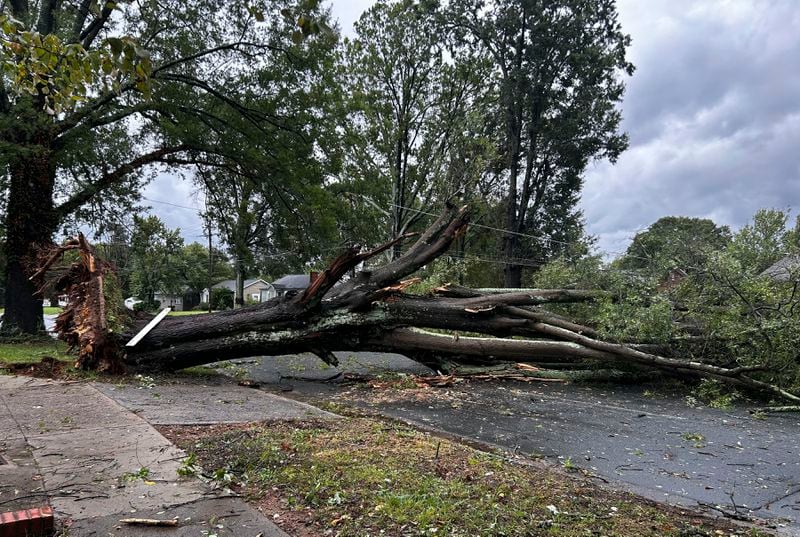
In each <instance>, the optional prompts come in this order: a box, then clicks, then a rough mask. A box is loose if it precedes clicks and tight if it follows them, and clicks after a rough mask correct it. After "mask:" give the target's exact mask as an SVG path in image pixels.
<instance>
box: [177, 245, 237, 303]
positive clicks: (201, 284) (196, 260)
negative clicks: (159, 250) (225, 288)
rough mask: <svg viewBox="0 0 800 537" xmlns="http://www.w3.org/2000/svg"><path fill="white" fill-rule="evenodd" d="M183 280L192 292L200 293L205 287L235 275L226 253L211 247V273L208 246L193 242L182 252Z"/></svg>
mask: <svg viewBox="0 0 800 537" xmlns="http://www.w3.org/2000/svg"><path fill="white" fill-rule="evenodd" d="M180 267H181V281H182V283H183V284H184V285H185V287H186V289H188V290H189V291H190V292H192V293H196V294H198V295H199V294H200V293H202V291H203V289H205V288H207V287H208V286H209V280H211V282H210V284H211V285H213V284H215V283H217V282H219V281H222V280H228V279H230V278H232V277H233V269H232V268H231V265H230V263H228V260H227V258H226V256H225V254H224V253H223V252H221V251H219V250H217V249H216V248H212V249H211V274H209V254H208V248H206V247H205V246H203V245H202V244H198V243H196V242H193V243H191V244H187V245H186V246H184V247H183V248H182V249H181V252H180Z"/></svg>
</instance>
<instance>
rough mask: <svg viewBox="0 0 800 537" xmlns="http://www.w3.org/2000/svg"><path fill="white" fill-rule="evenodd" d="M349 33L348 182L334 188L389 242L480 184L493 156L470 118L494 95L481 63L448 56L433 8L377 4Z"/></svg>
mask: <svg viewBox="0 0 800 537" xmlns="http://www.w3.org/2000/svg"><path fill="white" fill-rule="evenodd" d="M354 28H355V31H356V37H355V39H353V40H352V41H350V42H348V43H347V49H346V61H345V64H344V67H345V73H346V75H345V77H344V78H345V85H346V87H347V88H348V89H349V93H350V95H351V100H350V106H351V110H350V115H349V116H348V121H347V122H346V123H345V129H346V135H347V140H348V142H349V146H348V151H347V154H346V158H345V176H346V179H345V181H344V183H343V184H342V185H341V186H339V187H338V188H339V189H340V190H345V191H346V194H347V196H348V199H350V200H351V201H352V202H353V203H354V204H355V205H356V206H360V207H361V208H362V209H365V210H362V211H361V214H365V213H366V214H367V215H370V214H371V216H372V217H371V218H370V216H362V218H365V219H368V220H370V221H375V220H377V221H378V222H380V223H381V224H382V226H381V227H384V229H388V230H389V233H388V236H389V237H390V238H395V237H398V236H400V235H403V234H404V233H406V232H407V231H409V230H411V229H413V228H414V226H415V225H416V224H417V223H418V222H419V221H420V220H422V219H425V218H427V216H426V213H428V212H429V211H430V210H431V208H432V207H433V206H434V205H435V204H436V203H441V202H442V201H444V200H447V199H449V198H451V197H453V196H454V195H459V196H462V197H463V196H465V192H466V191H467V190H471V189H472V185H473V184H474V182H475V181H476V180H478V179H480V178H482V177H483V175H482V173H481V171H482V168H483V167H485V160H486V159H485V158H482V157H483V155H485V154H486V153H488V152H491V150H492V148H491V146H490V145H489V144H486V143H482V142H481V138H480V132H479V130H478V129H479V127H478V122H479V121H480V119H482V118H481V117H480V116H479V114H478V113H477V110H478V109H479V108H480V107H482V106H483V105H484V104H485V103H486V102H487V101H488V100H489V95H490V93H491V86H488V87H487V86H485V85H484V82H485V76H486V75H487V74H488V64H487V62H486V61H485V58H482V57H465V56H464V55H458V54H456V52H457V51H454V50H448V43H447V41H446V39H445V37H446V36H445V35H444V34H443V33H442V31H441V26H440V22H439V20H438V18H437V17H436V14H435V5H434V3H432V2H419V3H417V2H412V1H410V0H398V1H379V2H377V3H376V4H375V5H373V6H372V7H371V8H370V9H368V10H367V11H365V12H364V14H363V15H362V16H361V18H360V19H359V20H358V22H356V24H355V25H354ZM373 233H374V229H373ZM384 237H385V235H384ZM384 237H381V238H384ZM399 251H400V246H399V245H398V246H397V247H396V248H395V249H394V250H393V254H394V255H395V256H396V255H397V254H398V253H399Z"/></svg>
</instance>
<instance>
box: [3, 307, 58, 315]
mask: <svg viewBox="0 0 800 537" xmlns="http://www.w3.org/2000/svg"><path fill="white" fill-rule="evenodd" d="M42 310H43V311H44V314H45V315H58V314H59V313H61V312H62V311H63V310H62V308H60V307H54V308H51V307H50V306H45V307H43V308H42ZM5 311H6V310H5V308H0V315H2V314H3V313H4V312H5Z"/></svg>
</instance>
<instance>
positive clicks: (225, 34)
mask: <svg viewBox="0 0 800 537" xmlns="http://www.w3.org/2000/svg"><path fill="white" fill-rule="evenodd" d="M302 4H303V5H302V6H300V7H299V8H294V7H292V6H291V5H290V4H289V2H288V1H284V0H275V1H271V2H269V3H268V4H267V5H266V7H265V9H264V10H261V9H258V8H255V7H251V6H249V5H248V4H247V3H245V2H221V1H218V0H199V1H196V2H190V3H187V2H181V1H178V0H164V1H161V2H135V3H134V2H130V3H128V2H107V3H100V4H98V3H96V2H93V1H90V0H80V1H64V2H58V1H44V2H37V3H30V2H28V1H25V0H19V1H16V0H15V1H12V2H10V3H5V4H3V6H2V8H0V10H1V11H0V142H1V143H0V166H1V167H2V172H0V191H2V192H3V195H4V197H6V196H7V199H8V202H7V205H6V207H5V213H4V220H5V226H4V227H5V231H6V239H5V243H4V251H5V254H6V256H7V258H8V266H7V270H6V289H7V296H6V309H5V317H4V322H3V330H5V331H13V330H20V331H23V332H35V331H37V330H39V329H40V328H41V327H42V310H41V302H40V301H39V300H37V299H36V297H35V296H34V294H35V288H34V286H33V284H32V283H31V282H30V281H29V280H28V273H29V271H28V268H29V266H30V265H31V264H32V263H33V260H34V259H35V257H36V254H37V251H39V250H40V249H41V248H42V247H44V246H46V245H48V244H50V242H51V238H52V235H53V234H54V233H55V231H56V230H57V229H58V227H59V226H60V225H62V224H63V223H64V222H65V221H66V220H67V219H69V218H72V217H76V216H77V217H84V218H86V217H89V218H92V219H93V221H95V222H97V221H100V220H101V218H100V215H102V214H104V212H105V209H107V208H108V207H109V206H110V205H113V204H115V203H119V202H123V201H128V202H130V200H132V199H135V198H136V197H137V196H138V191H139V188H140V186H141V184H142V182H143V181H144V180H146V179H147V176H146V175H143V174H142V173H141V171H142V170H143V169H144V168H146V167H147V166H149V165H153V164H158V163H163V162H164V161H165V160H168V158H169V157H172V158H177V157H185V156H188V155H193V156H196V155H209V154H216V153H217V152H218V151H219V149H218V148H216V147H214V146H213V145H211V144H209V143H207V140H206V139H204V137H203V136H202V134H203V132H204V131H216V132H225V131H229V132H232V131H235V130H237V129H242V128H245V127H246V128H247V129H250V130H253V129H258V130H259V131H260V132H261V136H262V137H263V138H267V139H269V138H270V137H271V136H272V135H273V134H274V133H275V132H276V131H280V130H282V129H283V124H284V121H285V117H284V115H283V113H282V111H281V110H280V109H277V110H273V111H271V112H269V111H264V110H257V109H252V108H250V107H249V106H248V105H245V104H243V102H245V101H246V95H247V93H248V91H249V89H250V88H249V86H241V85H239V84H238V82H240V81H241V74H242V72H247V71H252V70H257V68H258V67H259V66H261V65H263V64H265V63H269V62H270V61H272V60H273V59H274V58H276V57H278V56H280V57H283V56H286V55H293V54H297V55H299V56H302V55H303V50H304V49H305V47H306V43H307V41H304V39H303V37H304V36H305V35H310V34H312V33H315V32H316V31H318V30H319V24H318V23H317V22H315V20H314V16H315V15H316V14H318V13H319V7H318V5H317V4H318V2H316V1H314V0H307V1H305V2H302ZM309 14H310V15H311V16H309ZM275 33H282V34H284V35H286V36H287V37H288V36H290V35H291V36H292V41H288V39H287V40H286V42H285V44H284V45H281V46H276V45H275V44H274V43H273V42H272V41H270V37H271V36H273V35H274V34H275ZM223 66H225V67H224V68H222V67H223ZM260 82H262V83H267V82H268V81H260ZM230 117H236V118H237V120H236V121H229V120H228V118H230ZM189 125H192V126H193V127H192V128H193V129H194V131H192V130H191V129H190V128H188V126H189ZM201 125H202V126H203V130H202V131H201V130H198V129H199V126H201ZM300 134H301V133H298V135H300ZM228 156H229V157H231V158H234V159H236V158H241V155H239V154H233V155H228ZM175 162H177V160H173V163H175Z"/></svg>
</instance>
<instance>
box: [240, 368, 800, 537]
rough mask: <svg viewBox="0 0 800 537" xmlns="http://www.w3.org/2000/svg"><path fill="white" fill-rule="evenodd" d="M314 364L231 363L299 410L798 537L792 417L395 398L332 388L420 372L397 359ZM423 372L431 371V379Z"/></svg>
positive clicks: (635, 394) (531, 393)
mask: <svg viewBox="0 0 800 537" xmlns="http://www.w3.org/2000/svg"><path fill="white" fill-rule="evenodd" d="M340 361H341V362H342V365H341V366H340V367H339V368H330V367H328V366H325V365H324V364H322V363H321V362H320V361H319V360H318V359H317V358H315V357H313V356H310V355H299V356H284V357H265V358H259V359H255V360H243V361H238V365H237V366H236V367H242V368H245V369H246V370H247V374H248V376H249V377H250V378H252V379H253V380H257V381H260V382H262V383H264V384H265V388H266V389H274V390H280V391H284V392H285V391H287V390H291V391H292V393H295V394H296V395H297V396H298V397H301V398H307V399H311V400H314V399H329V398H337V397H341V398H346V399H347V400H348V401H351V402H354V403H355V404H358V405H363V406H369V407H371V408H373V409H375V410H377V411H379V412H381V413H383V414H385V415H387V416H391V417H396V418H400V419H404V420H408V421H413V422H417V423H421V424H425V425H427V426H429V427H435V428H438V429H441V430H443V431H446V432H448V433H452V434H456V435H459V436H463V437H468V438H472V439H475V440H479V441H481V442H486V443H490V444H494V445H498V446H501V447H504V448H507V449H509V450H512V451H515V452H517V453H522V454H527V455H531V456H544V457H546V458H549V459H551V460H553V461H554V462H557V463H560V464H564V465H566V466H574V467H578V468H581V469H584V470H586V471H588V472H590V473H591V474H594V475H596V476H598V477H599V478H601V479H603V480H606V481H608V482H610V483H612V484H615V485H618V486H621V487H623V488H627V489H629V490H632V491H634V492H637V493H639V494H641V495H643V496H646V497H648V498H651V499H654V500H660V501H667V502H671V503H675V504H681V505H689V506H696V505H698V504H699V505H702V506H709V505H710V506H716V507H720V508H722V509H724V510H727V511H730V512H736V513H740V514H747V515H754V516H757V517H761V518H770V519H775V521H776V522H778V523H780V524H782V525H784V526H785V530H786V531H787V532H788V533H790V534H797V535H800V434H799V433H800V416H798V415H795V414H786V415H770V416H768V417H767V418H766V419H757V418H754V417H752V416H751V415H750V414H749V413H748V412H747V408H746V407H737V408H735V409H733V410H731V411H722V410H718V409H713V408H708V407H691V406H689V405H688V404H687V401H686V398H685V393H683V394H680V393H679V394H670V393H667V392H666V391H664V392H663V393H662V391H660V390H658V389H657V388H654V387H653V386H619V385H582V384H568V385H564V384H545V383H530V384H528V383H521V382H515V381H491V382H487V381H473V382H465V383H461V384H457V385H456V386H454V387H451V388H443V389H435V390H431V395H430V396H424V395H423V396H422V397H420V395H419V393H414V391H413V390H412V391H408V392H407V395H405V394H404V393H403V391H402V390H394V392H393V393H392V396H391V397H375V394H374V391H372V390H369V389H366V388H363V387H361V388H356V389H354V388H353V386H352V385H348V384H343V383H339V382H337V380H338V379H333V380H332V381H328V382H322V380H324V379H330V378H331V377H332V376H334V375H336V374H337V373H340V372H347V373H359V374H367V375H381V374H385V373H387V372H398V371H399V372H405V373H425V372H426V368H424V367H423V366H420V365H419V364H417V363H415V362H412V361H410V360H408V359H406V358H404V357H402V356H399V355H388V354H378V353H343V354H340ZM427 372H428V373H430V371H427Z"/></svg>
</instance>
